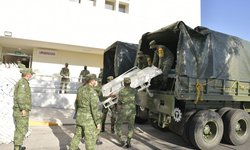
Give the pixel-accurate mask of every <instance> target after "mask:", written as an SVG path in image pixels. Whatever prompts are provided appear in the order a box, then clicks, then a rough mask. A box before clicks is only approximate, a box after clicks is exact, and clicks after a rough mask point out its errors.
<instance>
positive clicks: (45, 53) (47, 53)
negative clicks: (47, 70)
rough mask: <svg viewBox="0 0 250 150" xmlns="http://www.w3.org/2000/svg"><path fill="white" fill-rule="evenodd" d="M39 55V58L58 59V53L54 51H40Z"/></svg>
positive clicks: (38, 51)
mask: <svg viewBox="0 0 250 150" xmlns="http://www.w3.org/2000/svg"><path fill="white" fill-rule="evenodd" d="M37 55H38V56H46V57H56V55H57V52H56V51H54V50H48V49H38V50H37Z"/></svg>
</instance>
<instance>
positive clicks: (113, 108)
mask: <svg viewBox="0 0 250 150" xmlns="http://www.w3.org/2000/svg"><path fill="white" fill-rule="evenodd" d="M113 79H114V77H113V76H108V77H107V81H108V82H110V81H112V80H113ZM109 109H110V111H111V118H110V121H111V133H115V128H114V127H115V120H116V112H117V104H114V105H112V106H110V107H109ZM109 109H108V108H105V107H104V106H102V130H101V132H105V121H106V118H107V114H108V111H109Z"/></svg>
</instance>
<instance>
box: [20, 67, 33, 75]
mask: <svg viewBox="0 0 250 150" xmlns="http://www.w3.org/2000/svg"><path fill="white" fill-rule="evenodd" d="M20 72H21V73H22V74H29V73H30V74H35V73H34V72H33V71H32V69H31V68H22V69H21V70H20Z"/></svg>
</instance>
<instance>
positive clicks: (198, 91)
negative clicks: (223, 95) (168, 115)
mask: <svg viewBox="0 0 250 150" xmlns="http://www.w3.org/2000/svg"><path fill="white" fill-rule="evenodd" d="M195 87H196V100H195V101H194V103H195V104H197V103H198V102H199V101H203V91H204V89H203V85H202V84H201V83H199V81H198V80H197V81H196V85H195Z"/></svg>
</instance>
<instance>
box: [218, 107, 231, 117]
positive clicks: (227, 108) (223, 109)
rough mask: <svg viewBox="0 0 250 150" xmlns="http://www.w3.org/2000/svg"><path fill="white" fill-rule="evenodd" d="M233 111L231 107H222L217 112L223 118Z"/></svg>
mask: <svg viewBox="0 0 250 150" xmlns="http://www.w3.org/2000/svg"><path fill="white" fill-rule="evenodd" d="M231 109H233V108H230V107H222V108H220V109H218V110H217V113H218V114H219V115H220V116H221V118H222V117H223V116H224V115H225V114H226V113H227V112H229V111H230V110H231Z"/></svg>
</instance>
